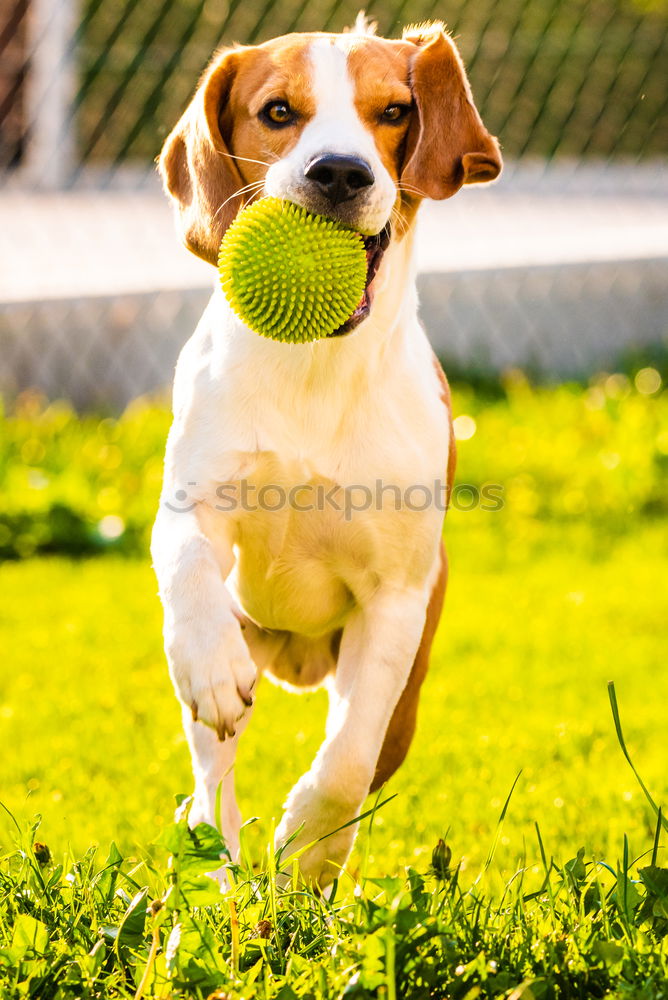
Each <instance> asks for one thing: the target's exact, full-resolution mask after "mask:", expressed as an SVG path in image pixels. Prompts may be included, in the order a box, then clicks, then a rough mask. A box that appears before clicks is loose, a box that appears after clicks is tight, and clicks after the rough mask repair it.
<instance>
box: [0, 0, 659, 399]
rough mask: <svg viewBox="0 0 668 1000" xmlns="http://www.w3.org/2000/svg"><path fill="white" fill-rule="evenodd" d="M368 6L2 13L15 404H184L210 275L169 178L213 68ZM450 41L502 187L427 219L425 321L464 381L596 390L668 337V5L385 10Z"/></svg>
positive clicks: (1, 362)
mask: <svg viewBox="0 0 668 1000" xmlns="http://www.w3.org/2000/svg"><path fill="white" fill-rule="evenodd" d="M357 9H358V3H357V0H356V2H353V0H344V2H340V0H339V2H337V0H334V2H327V3H324V2H319V0H310V2H307V3H306V2H303V0H288V2H281V3H277V2H273V0H262V2H260V0H253V2H248V0H245V2H243V3H239V2H237V0H160V2H158V0H155V2H152V3H147V2H138V0H123V2H116V0H2V4H1V5H0V67H1V69H0V181H1V182H2V185H3V190H2V193H1V194H0V215H1V217H2V231H1V232H0V345H1V350H0V391H2V392H3V393H4V394H5V395H8V396H10V397H11V396H12V395H14V394H15V393H17V392H20V391H21V390H23V389H25V388H26V387H28V386H33V387H38V388H40V389H41V390H43V391H44V392H45V393H46V394H47V396H49V397H51V398H52V397H60V396H66V397H67V398H68V399H71V400H72V401H73V402H74V403H75V405H77V406H78V407H84V408H90V407H91V406H95V407H98V408H99V407H109V408H112V409H118V408H119V407H123V406H125V405H126V404H127V403H128V401H129V400H130V399H132V398H133V397H135V396H136V395H138V394H140V393H145V392H147V391H153V390H155V389H156V388H159V387H162V386H164V385H165V384H166V383H168V382H169V380H170V377H171V372H172V368H173V364H174V360H175V358H176V355H177V352H178V349H179V346H180V345H181V344H182V343H183V341H184V339H185V338H186V337H187V335H188V334H189V332H190V331H191V330H192V329H193V327H194V324H195V322H196V319H197V317H198V315H199V314H200V313H201V310H202V307H203V304H204V302H205V300H206V297H207V295H208V294H209V292H210V288H211V284H212V280H213V279H212V272H211V269H210V268H209V267H207V265H205V264H202V263H200V262H199V261H198V260H196V259H195V258H193V257H191V256H190V255H189V254H187V253H186V252H185V251H184V250H182V249H181V248H180V247H179V246H178V244H177V240H176V238H175V235H174V230H173V225H172V218H171V212H170V209H169V207H168V205H167V203H166V200H165V198H164V197H163V196H162V194H161V192H160V190H159V185H158V182H157V177H156V173H155V169H154V159H155V157H156V155H157V153H158V152H159V150H160V147H161V144H162V141H163V139H164V138H165V136H166V134H167V133H168V131H169V130H170V128H171V126H172V125H173V124H174V123H175V122H176V120H177V118H178V117H179V115H180V114H181V111H182V110H183V108H184V107H185V105H186V104H187V102H188V100H189V97H190V95H191V94H192V92H193V89H194V86H195V83H196V81H197V79H198V77H199V74H200V73H201V71H202V69H203V67H204V66H205V65H206V63H207V61H208V59H209V57H210V55H211V53H212V51H213V50H214V48H216V47H217V46H220V45H224V44H229V43H231V42H232V41H239V42H251V43H252V42H257V41H261V40H263V39H267V38H270V37H272V36H274V35H278V34H282V33H284V32H289V31H294V30H298V29H306V30H317V29H325V30H332V31H338V30H341V29H342V28H343V27H344V26H346V25H348V24H351V23H352V22H353V21H354V18H355V15H356V13H357ZM367 10H368V13H369V15H370V16H371V17H374V18H377V20H378V22H379V31H380V32H381V33H384V34H387V35H393V34H395V35H396V34H400V32H401V27H402V25H404V24H406V23H410V22H412V21H418V20H421V19H425V18H430V17H439V18H442V19H443V20H445V22H446V23H447V25H448V27H449V28H450V30H451V31H452V33H453V34H454V35H455V37H456V38H457V41H458V44H459V46H460V49H461V51H462V54H463V56H464V59H465V61H466V64H467V66H468V70H469V75H470V78H471V82H472V86H473V92H474V95H475V98H476V101H477V104H478V106H479V108H480V110H481V113H482V117H483V120H484V121H485V123H486V124H487V126H488V128H489V129H490V131H492V132H493V133H494V134H496V135H498V136H499V137H500V139H501V143H502V146H503V151H504V155H505V158H506V163H507V166H506V171H505V174H504V176H503V179H502V181H501V182H500V183H499V184H498V185H496V186H495V187H493V188H491V189H489V190H480V189H475V190H471V191H464V192H463V193H462V194H461V195H460V196H459V197H458V198H456V199H454V200H453V201H452V202H450V203H443V204H438V205H432V206H430V208H429V210H427V211H425V212H423V213H422V216H423V219H422V226H421V231H420V240H419V245H418V258H419V268H420V294H421V301H422V312H423V317H424V320H425V322H426V325H427V328H428V330H429V333H430V335H431V337H432V340H433V342H434V345H435V346H436V348H437V350H438V352H439V353H440V354H441V356H442V357H443V358H444V360H445V361H446V363H447V365H448V370H449V371H450V372H451V373H454V372H460V371H461V372H462V373H463V374H466V375H470V374H471V373H476V374H478V375H479V374H484V375H489V374H498V373H499V372H501V371H503V370H504V369H506V368H509V367H521V368H522V369H524V370H525V371H527V372H530V373H531V374H532V375H534V376H537V377H540V378H542V379H553V380H554V379H564V378H586V377H588V376H589V375H590V374H592V372H594V371H596V370H598V369H600V368H606V369H608V368H611V367H615V366H618V365H620V364H625V363H628V362H629V359H630V358H632V357H634V356H636V357H637V356H640V355H643V354H647V355H649V353H650V352H651V351H653V350H654V349H655V348H658V347H660V346H663V345H665V337H666V329H667V328H668V287H667V282H666V267H665V265H666V257H667V256H668V177H667V175H666V171H665V169H664V162H663V160H662V157H663V156H664V155H665V153H666V150H667V148H668V30H667V29H668V3H666V0H479V2H476V3H471V2H470V0H440V2H437V3H433V2H427V0H408V2H400V0H390V2H385V3H379V2H373V0H372V2H370V3H369V4H368V6H367Z"/></svg>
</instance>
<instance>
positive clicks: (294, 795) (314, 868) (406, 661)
mask: <svg viewBox="0 0 668 1000" xmlns="http://www.w3.org/2000/svg"><path fill="white" fill-rule="evenodd" d="M426 606H427V595H426V594H425V593H424V592H422V591H419V592H417V591H408V592H407V591H406V590H398V589H397V590H388V589H384V590H381V591H379V592H378V593H377V594H376V595H375V597H374V598H373V599H372V600H371V601H370V603H369V604H368V605H367V606H366V607H364V608H360V609H358V610H357V611H355V612H354V614H353V616H352V617H351V619H350V621H349V622H348V624H347V625H346V627H345V628H344V630H343V636H342V640H341V649H340V652H339V659H338V664H337V668H336V674H335V675H334V677H333V679H332V681H331V683H330V710H329V715H328V718H327V733H326V737H325V741H324V743H323V744H322V746H321V747H320V750H319V751H318V753H317V755H316V757H315V760H314V761H313V764H312V766H311V768H310V769H309V771H307V772H306V774H304V775H303V776H302V777H301V778H300V780H299V781H298V782H297V784H296V785H295V787H294V788H293V789H292V791H291V792H290V795H289V796H288V800H287V802H286V806H285V814H284V816H283V819H282V821H281V823H280V826H279V828H278V831H277V835H276V836H277V843H278V844H279V845H281V844H284V843H285V842H286V840H287V839H288V838H289V836H290V835H291V834H292V833H294V832H295V831H296V830H298V829H299V827H300V826H302V825H303V828H302V829H301V831H300V832H299V833H298V835H297V837H296V839H295V840H294V841H293V842H292V844H291V845H290V847H289V849H288V853H289V854H292V853H294V852H295V851H296V850H299V849H300V848H302V847H304V845H306V844H310V843H311V842H312V841H317V840H319V838H325V839H323V840H319V842H318V843H315V844H313V845H312V846H311V847H308V848H307V849H306V851H304V853H303V854H301V856H300V861H299V864H300V870H301V872H302V875H303V876H304V878H305V879H306V880H307V881H309V880H313V881H315V882H317V883H318V884H319V885H320V886H321V887H324V886H326V885H327V884H329V883H330V882H331V881H332V880H333V879H334V878H335V877H336V876H337V875H338V873H339V871H340V868H341V866H342V865H343V863H344V862H345V860H346V858H347V857H348V854H349V852H350V848H351V847H352V843H353V840H354V838H355V833H356V829H357V827H356V824H352V825H350V826H347V827H346V828H345V829H344V830H339V832H338V833H333V831H335V830H337V829H338V828H339V827H341V826H343V825H344V824H346V823H349V822H350V820H352V819H354V818H355V816H357V815H358V814H359V812H360V810H361V807H362V804H363V802H364V799H365V798H366V796H367V794H368V791H369V786H370V785H371V781H372V779H373V776H374V771H375V768H376V764H377V761H378V757H379V754H380V750H381V748H382V745H383V739H384V736H385V733H386V730H387V727H388V724H389V721H390V719H391V717H392V713H393V711H394V708H395V706H396V704H397V701H398V700H399V697H400V695H401V692H402V691H403V689H404V687H405V685H406V681H407V678H408V676H409V673H410V669H411V665H412V663H413V660H414V658H415V653H416V651H417V648H418V646H419V643H420V637H421V635H422V630H423V627H424V622H425V615H426ZM329 834H331V836H328V835H329Z"/></svg>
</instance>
